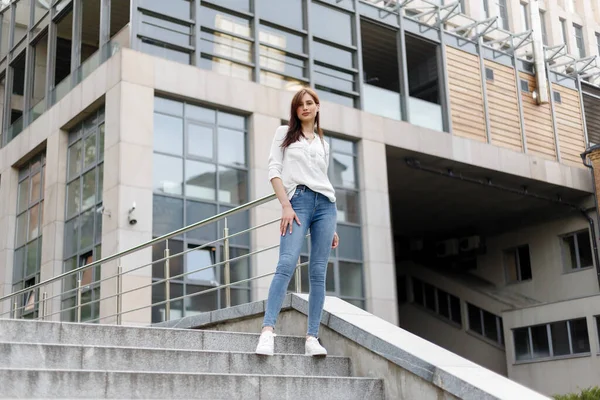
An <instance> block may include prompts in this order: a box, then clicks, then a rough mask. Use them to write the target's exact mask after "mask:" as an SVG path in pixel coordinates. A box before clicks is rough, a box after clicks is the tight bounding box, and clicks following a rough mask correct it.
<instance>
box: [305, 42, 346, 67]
mask: <svg viewBox="0 0 600 400" xmlns="http://www.w3.org/2000/svg"><path fill="white" fill-rule="evenodd" d="M312 49H313V54H314V57H315V59H316V60H318V61H321V62H324V63H327V64H331V65H335V66H337V67H341V68H353V67H354V60H353V55H352V52H351V51H348V50H342V49H340V48H339V47H334V46H330V45H327V44H325V43H321V42H318V41H316V40H315V41H314V42H313V47H312Z"/></svg>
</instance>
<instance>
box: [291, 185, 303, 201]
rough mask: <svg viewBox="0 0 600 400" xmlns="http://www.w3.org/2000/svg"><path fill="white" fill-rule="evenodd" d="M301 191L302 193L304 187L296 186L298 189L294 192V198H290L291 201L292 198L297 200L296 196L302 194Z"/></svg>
mask: <svg viewBox="0 0 600 400" xmlns="http://www.w3.org/2000/svg"><path fill="white" fill-rule="evenodd" d="M300 193H302V189H300V188H296V190H295V191H294V194H293V195H292V198H291V199H290V202H291V201H292V200H295V199H296V198H298V197H299V196H300Z"/></svg>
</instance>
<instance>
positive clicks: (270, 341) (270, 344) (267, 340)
mask: <svg viewBox="0 0 600 400" xmlns="http://www.w3.org/2000/svg"><path fill="white" fill-rule="evenodd" d="M275 336H277V335H275V334H274V333H273V332H272V331H265V332H263V333H261V334H260V338H259V339H258V346H256V351H255V353H256V354H260V355H263V356H272V355H273V349H274V348H275V339H274V338H275Z"/></svg>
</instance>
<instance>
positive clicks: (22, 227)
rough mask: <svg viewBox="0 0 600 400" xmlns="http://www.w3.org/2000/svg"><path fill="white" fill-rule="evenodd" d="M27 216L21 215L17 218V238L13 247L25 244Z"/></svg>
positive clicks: (25, 214)
mask: <svg viewBox="0 0 600 400" xmlns="http://www.w3.org/2000/svg"><path fill="white" fill-rule="evenodd" d="M27 214H28V213H26V212H24V213H23V214H21V215H19V216H18V217H17V238H16V243H15V247H21V246H23V245H24V244H25V243H26V242H27Z"/></svg>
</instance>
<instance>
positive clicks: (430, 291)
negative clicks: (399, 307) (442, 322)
mask: <svg viewBox="0 0 600 400" xmlns="http://www.w3.org/2000/svg"><path fill="white" fill-rule="evenodd" d="M412 285H413V302H414V303H415V304H418V305H420V306H423V307H425V308H427V309H429V310H430V311H433V312H435V313H437V314H438V315H439V316H441V317H443V318H444V319H446V320H449V321H452V322H454V323H456V324H458V325H462V316H461V309H460V299H459V298H458V297H456V296H454V295H451V294H450V293H448V292H445V291H443V290H441V289H438V288H436V287H434V286H432V285H430V284H428V283H425V282H422V281H421V280H419V279H417V278H412Z"/></svg>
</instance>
